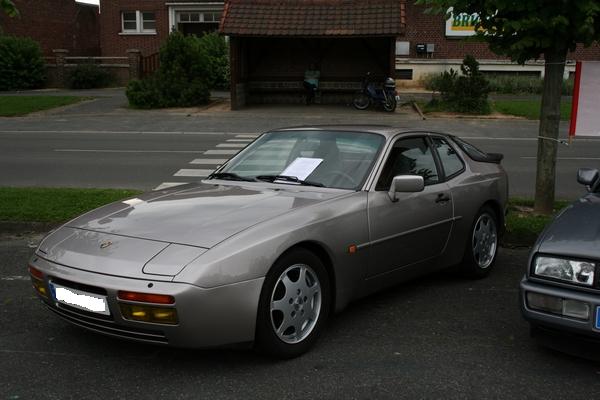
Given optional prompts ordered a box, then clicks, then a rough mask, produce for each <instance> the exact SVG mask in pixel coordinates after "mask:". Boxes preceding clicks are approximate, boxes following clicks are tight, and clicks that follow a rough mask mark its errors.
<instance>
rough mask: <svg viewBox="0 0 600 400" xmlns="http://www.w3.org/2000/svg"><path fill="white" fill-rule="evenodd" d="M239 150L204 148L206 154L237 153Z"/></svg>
mask: <svg viewBox="0 0 600 400" xmlns="http://www.w3.org/2000/svg"><path fill="white" fill-rule="evenodd" d="M238 151H239V150H206V151H205V152H204V154H206V155H221V156H222V155H225V154H237V153H238Z"/></svg>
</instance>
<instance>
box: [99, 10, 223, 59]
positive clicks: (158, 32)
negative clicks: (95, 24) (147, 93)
mask: <svg viewBox="0 0 600 400" xmlns="http://www.w3.org/2000/svg"><path fill="white" fill-rule="evenodd" d="M100 10H101V13H100V25H101V27H102V29H101V33H100V43H101V49H102V55H103V56H122V55H124V54H125V52H126V50H127V49H138V50H141V52H142V55H145V56H147V55H149V54H153V53H156V52H157V51H158V49H159V48H160V45H161V43H162V42H164V40H165V39H166V38H167V36H168V35H169V33H170V32H172V31H174V30H178V31H181V32H183V33H185V34H196V35H201V34H202V33H203V32H213V31H216V30H218V28H219V21H220V19H221V14H222V12H223V1H212V0H201V1H176V0H175V1H169V0H100Z"/></svg>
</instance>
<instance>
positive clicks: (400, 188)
mask: <svg viewBox="0 0 600 400" xmlns="http://www.w3.org/2000/svg"><path fill="white" fill-rule="evenodd" d="M424 188H425V180H424V179H423V177H422V176H420V175H398V176H395V177H394V179H392V185H391V186H390V191H389V192H388V195H389V196H390V199H391V200H392V201H393V202H396V201H398V198H397V197H396V193H416V192H422V191H423V189H424Z"/></svg>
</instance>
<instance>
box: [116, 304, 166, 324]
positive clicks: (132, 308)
mask: <svg viewBox="0 0 600 400" xmlns="http://www.w3.org/2000/svg"><path fill="white" fill-rule="evenodd" d="M119 307H120V308H121V315H123V318H125V319H128V320H131V321H141V322H153V323H156V324H170V325H175V324H177V310H175V309H174V308H164V307H152V306H143V305H137V304H125V303H120V304H119Z"/></svg>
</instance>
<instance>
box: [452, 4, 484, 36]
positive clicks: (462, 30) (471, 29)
mask: <svg viewBox="0 0 600 400" xmlns="http://www.w3.org/2000/svg"><path fill="white" fill-rule="evenodd" d="M448 14H450V18H448V19H447V20H446V36H450V37H452V36H457V37H458V36H473V35H475V33H476V31H475V25H476V24H477V23H478V22H479V14H467V13H461V14H454V13H453V12H452V7H450V8H449V9H448Z"/></svg>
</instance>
